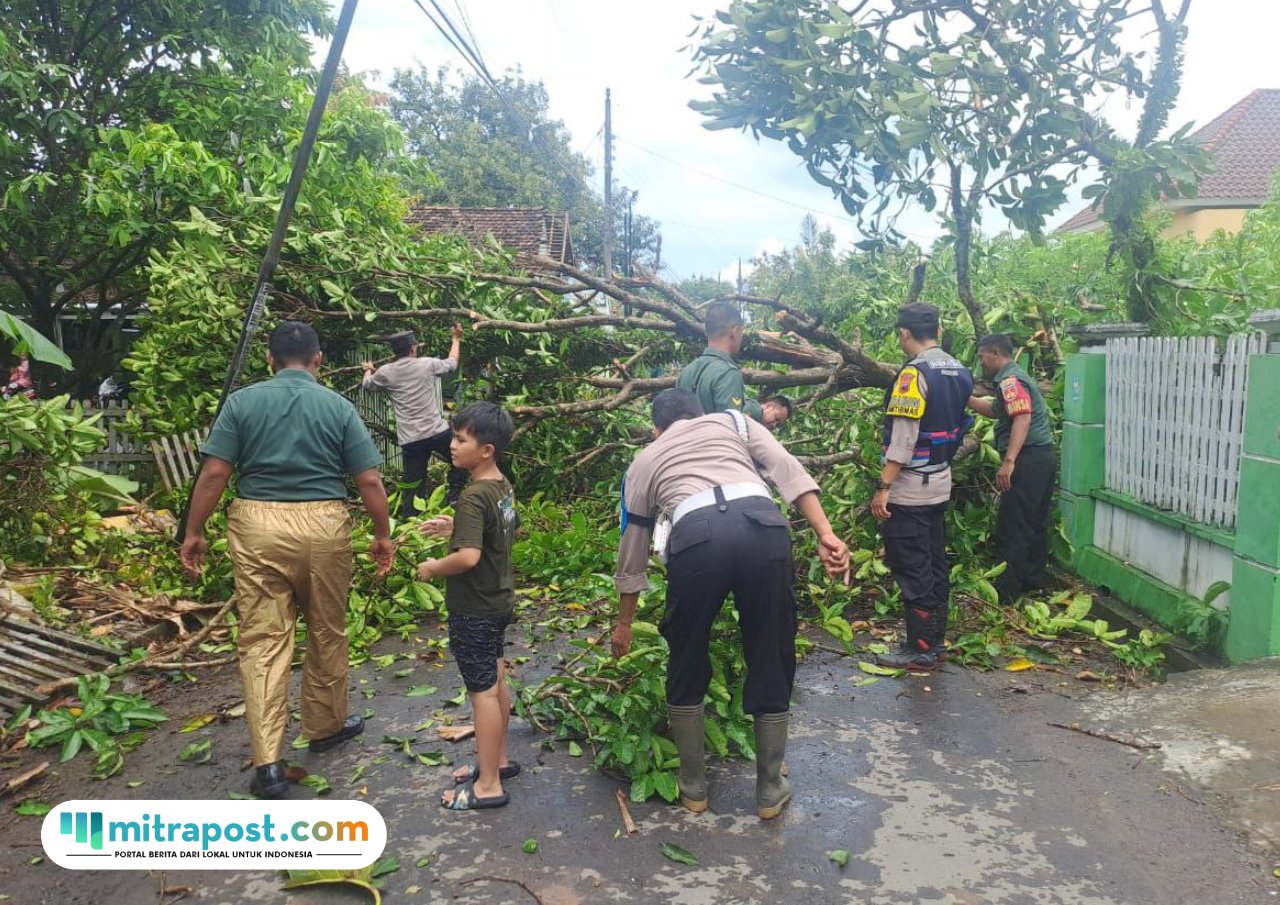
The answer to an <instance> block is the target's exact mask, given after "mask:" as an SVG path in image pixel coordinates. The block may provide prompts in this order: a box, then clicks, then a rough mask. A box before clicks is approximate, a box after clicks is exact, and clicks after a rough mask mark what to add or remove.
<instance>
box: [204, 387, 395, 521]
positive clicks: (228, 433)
mask: <svg viewBox="0 0 1280 905" xmlns="http://www.w3.org/2000/svg"><path fill="white" fill-rule="evenodd" d="M200 452H202V453H204V454H205V455H206V456H214V457H216V458H219V459H222V460H223V461H226V462H230V463H231V464H233V465H234V466H235V467H236V476H237V485H236V495H237V496H239V497H240V498H242V499H246V500H275V501H279V502H286V503H301V502H308V501H311V500H345V499H346V498H347V488H346V485H345V484H344V483H343V481H342V476H343V474H359V473H360V472H362V471H367V470H368V469H370V468H377V467H378V466H379V465H381V464H382V456H381V455H380V454H379V453H378V448H377V447H376V446H374V445H373V439H372V438H371V437H370V436H369V431H368V429H367V428H366V427H365V426H364V422H363V421H361V420H360V416H359V415H357V414H356V410H355V408H354V407H353V406H352V405H351V403H350V402H348V401H347V400H346V399H345V398H344V397H343V396H341V395H340V394H338V393H335V392H334V391H333V390H330V389H326V388H325V387H322V386H320V384H319V383H317V382H316V379H315V377H313V376H311V373H310V372H309V371H304V370H302V369H300V368H283V369H281V370H280V371H277V372H276V376H275V377H272V378H271V379H270V380H264V381H263V382H262V383H255V384H254V385H253V386H247V387H245V388H244V389H243V390H238V391H236V392H235V393H232V394H231V396H230V397H229V398H228V399H227V404H226V405H225V406H223V407H222V412H221V414H219V415H218V420H217V421H216V422H214V425H213V430H211V431H209V438H208V439H207V440H205V441H204V445H203V446H201V447H200Z"/></svg>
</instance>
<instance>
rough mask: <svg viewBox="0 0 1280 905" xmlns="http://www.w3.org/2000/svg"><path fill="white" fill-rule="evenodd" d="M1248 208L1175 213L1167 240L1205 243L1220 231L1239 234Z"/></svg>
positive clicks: (1208, 209) (1168, 229)
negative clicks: (1186, 238)
mask: <svg viewBox="0 0 1280 905" xmlns="http://www.w3.org/2000/svg"><path fill="white" fill-rule="evenodd" d="M1247 213H1249V209H1248V208H1242V207H1236V208H1220V207H1219V208H1206V209H1204V210H1198V211H1175V212H1174V215H1173V222H1171V223H1170V224H1169V226H1168V227H1167V228H1166V229H1165V231H1164V236H1165V238H1166V239H1180V238H1183V237H1184V236H1188V235H1189V236H1191V238H1193V239H1195V240H1197V241H1199V242H1203V241H1204V240H1205V239H1207V238H1209V237H1210V236H1211V235H1213V234H1214V233H1215V232H1217V231H1218V230H1222V231H1223V232H1227V233H1237V232H1239V231H1240V227H1241V226H1243V225H1244V216H1245V214H1247Z"/></svg>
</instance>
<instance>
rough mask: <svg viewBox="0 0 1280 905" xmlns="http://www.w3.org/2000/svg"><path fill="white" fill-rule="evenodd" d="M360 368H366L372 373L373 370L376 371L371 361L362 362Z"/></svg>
mask: <svg viewBox="0 0 1280 905" xmlns="http://www.w3.org/2000/svg"><path fill="white" fill-rule="evenodd" d="M360 367H362V368H364V369H365V370H366V371H372V370H373V369H374V368H373V362H371V361H362V362H360Z"/></svg>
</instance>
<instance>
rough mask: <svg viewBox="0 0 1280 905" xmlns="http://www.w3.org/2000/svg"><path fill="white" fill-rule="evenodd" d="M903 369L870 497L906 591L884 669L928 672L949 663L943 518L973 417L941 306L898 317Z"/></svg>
mask: <svg viewBox="0 0 1280 905" xmlns="http://www.w3.org/2000/svg"><path fill="white" fill-rule="evenodd" d="M897 326H898V344H899V345H900V346H901V347H902V351H903V353H904V354H906V355H907V356H908V359H909V360H908V361H907V363H906V365H904V366H903V367H902V370H900V371H899V372H898V375H897V377H895V378H894V381H893V385H892V386H891V387H890V388H889V390H888V391H887V392H886V394H885V417H884V437H883V454H882V463H883V464H882V465H881V468H880V478H879V480H878V481H877V482H876V491H875V495H874V496H873V497H872V498H871V513H872V515H874V516H875V517H876V518H877V519H880V534H881V536H882V537H883V538H884V557H885V562H886V563H887V564H888V566H889V568H890V570H891V571H892V572H893V578H894V581H896V582H897V584H898V588H899V589H900V590H901V592H902V603H903V606H904V608H905V611H906V613H905V615H906V638H905V640H904V641H903V642H902V644H901V646H900V647H899V649H898V650H897V651H896V652H895V653H891V654H886V655H883V656H881V657H879V658H877V660H878V662H879V663H880V665H882V666H891V667H896V668H905V669H908V670H912V671H928V670H931V669H933V668H934V667H935V666H937V665H938V663H939V661H940V658H945V654H946V635H947V618H948V616H949V615H950V608H951V583H950V570H949V569H948V567H947V539H946V527H945V516H946V510H947V503H948V502H949V501H950V499H951V459H952V457H953V456H955V454H956V451H957V450H958V449H959V448H960V444H961V442H962V441H963V439H964V434H965V431H966V430H967V429H968V427H969V425H970V424H972V421H973V419H972V418H971V417H970V416H969V415H968V414H967V413H966V412H965V403H966V402H967V401H968V400H969V395H970V393H971V392H972V390H973V377H972V375H970V373H969V370H968V368H966V367H965V366H964V365H962V364H961V363H960V362H958V361H956V360H955V359H954V358H952V357H951V356H950V355H949V354H947V353H946V352H945V351H943V350H942V349H941V348H939V346H938V309H937V308H935V307H934V306H933V305H929V304H926V303H924V302H915V303H913V304H910V305H904V306H903V307H902V309H901V310H900V311H899V312H898V321H897Z"/></svg>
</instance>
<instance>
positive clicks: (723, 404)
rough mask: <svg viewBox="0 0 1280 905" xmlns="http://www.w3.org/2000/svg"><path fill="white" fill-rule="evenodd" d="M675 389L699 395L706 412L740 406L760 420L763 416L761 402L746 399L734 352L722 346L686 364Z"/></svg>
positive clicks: (705, 351) (699, 400)
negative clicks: (723, 348) (724, 350)
mask: <svg viewBox="0 0 1280 905" xmlns="http://www.w3.org/2000/svg"><path fill="white" fill-rule="evenodd" d="M676 388H677V389H680V390H688V391H689V392H690V393H693V395H695V396H697V397H698V402H699V403H700V404H701V405H702V410H703V411H704V412H723V411H725V410H726V409H737V410H738V411H740V412H743V413H744V414H747V415H750V416H751V417H752V418H755V419H756V420H757V421H760V420H762V419H763V418H764V409H763V408H762V407H761V405H760V403H758V402H756V401H755V400H754V399H748V398H747V389H746V385H745V384H744V383H743V382H742V368H741V367H739V366H738V363H737V362H736V361H734V360H733V356H732V355H729V354H728V353H726V352H722V351H720V350H719V349H712V348H707V349H705V350H704V351H703V353H702V354H701V355H699V356H698V357H697V358H696V359H694V360H693V361H692V362H690V363H689V364H687V365H685V367H684V368H683V369H682V370H681V371H680V376H679V377H678V378H677V379H676Z"/></svg>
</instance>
